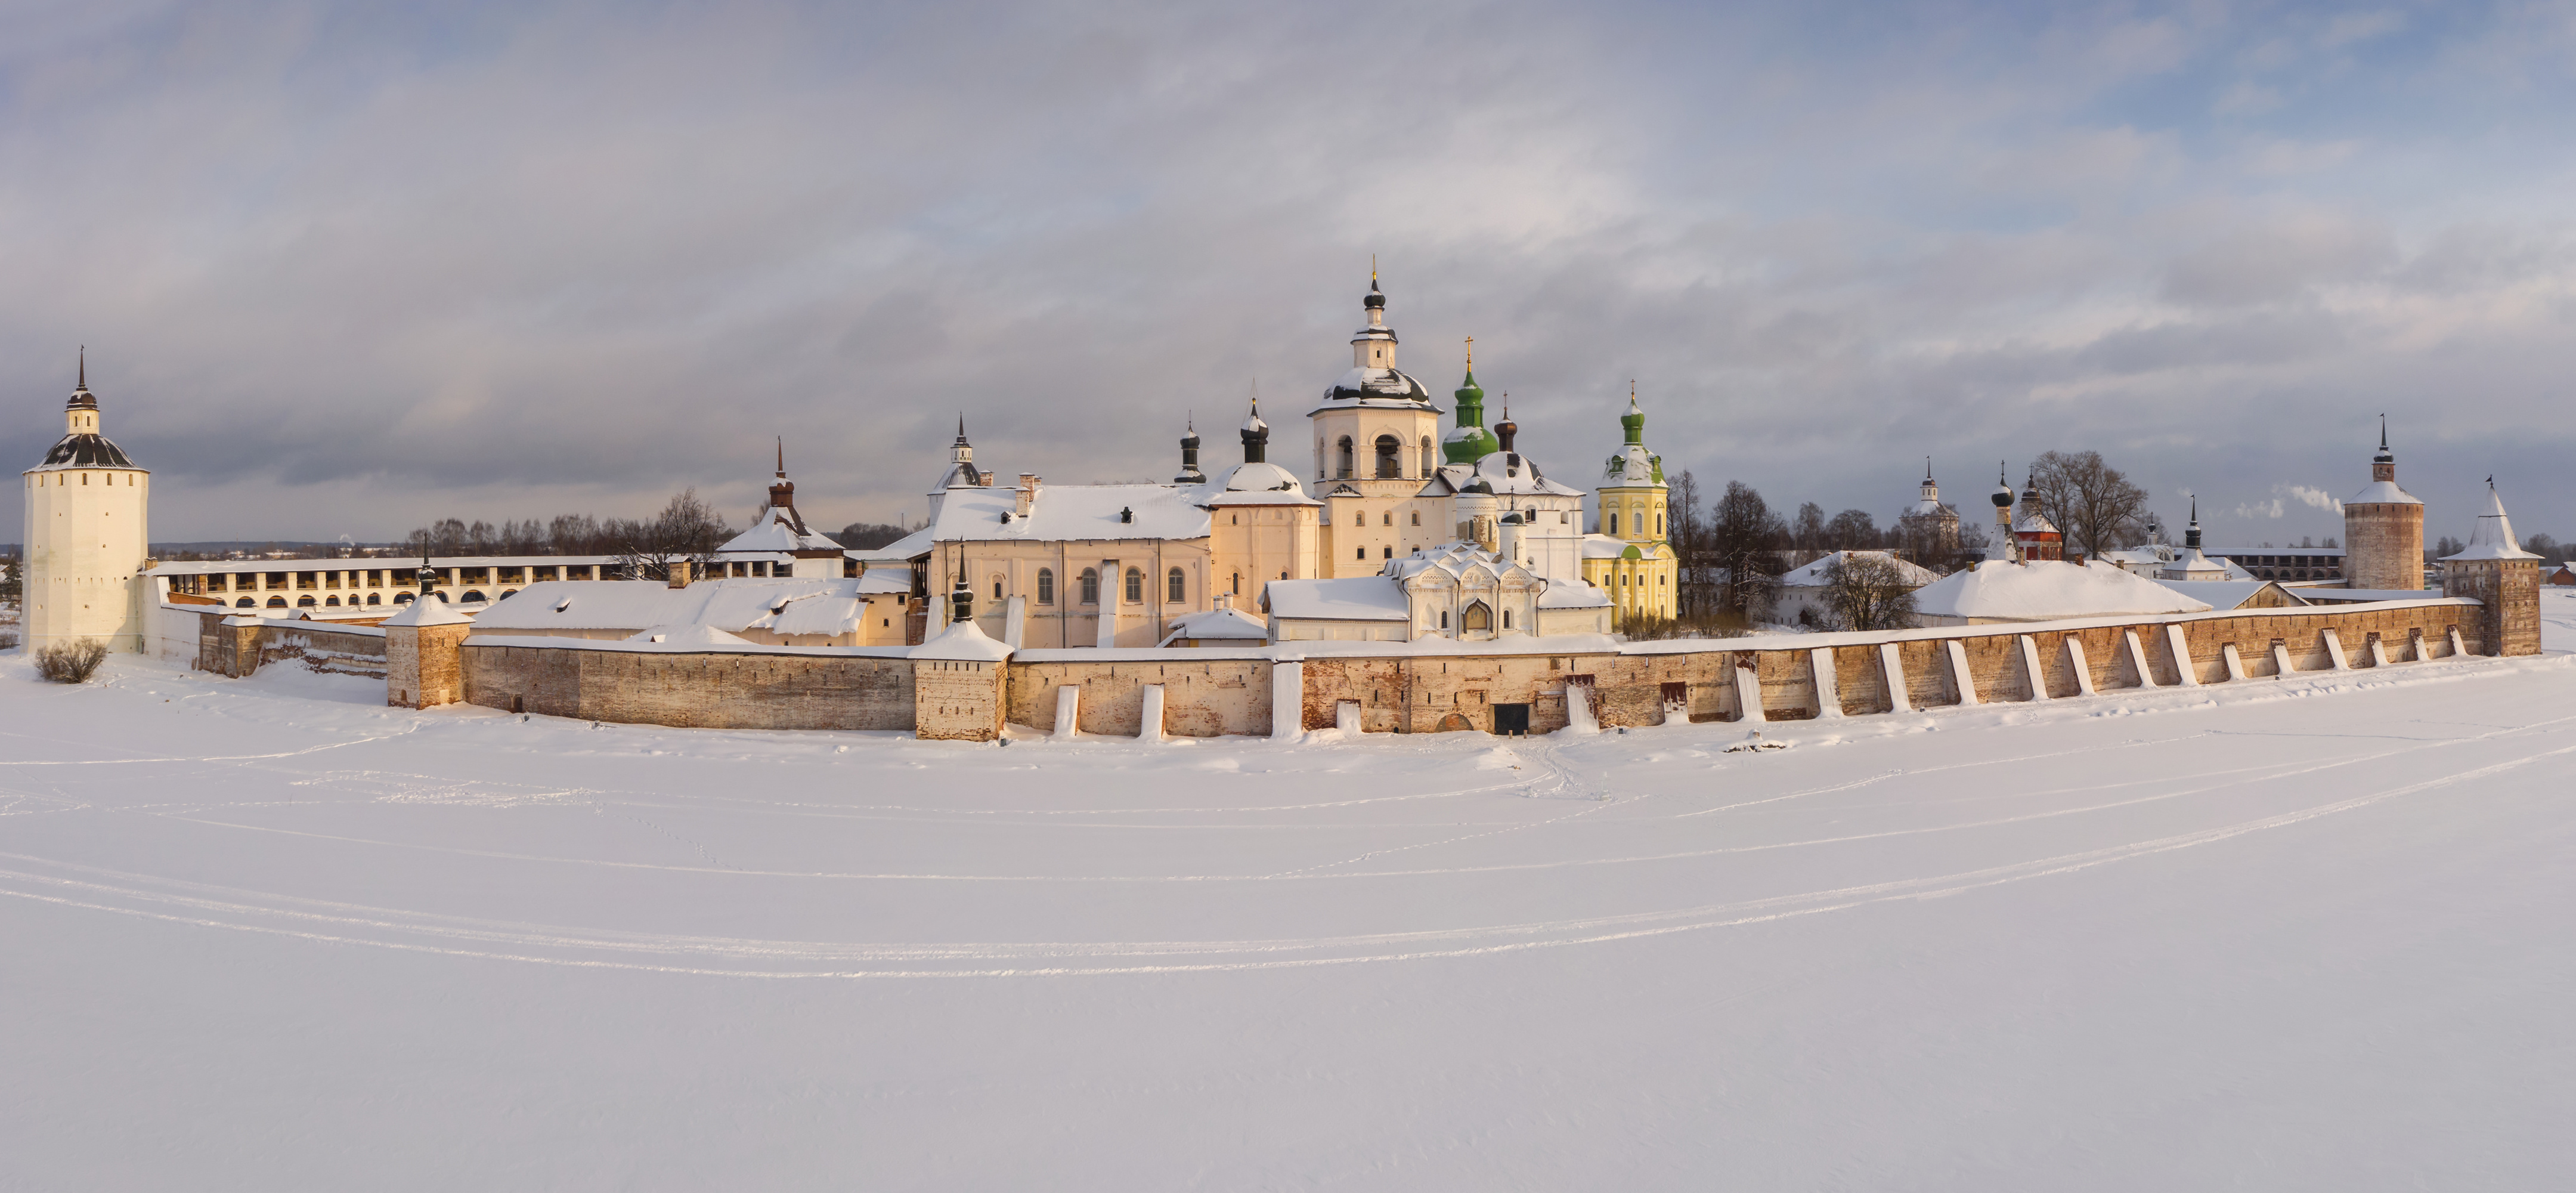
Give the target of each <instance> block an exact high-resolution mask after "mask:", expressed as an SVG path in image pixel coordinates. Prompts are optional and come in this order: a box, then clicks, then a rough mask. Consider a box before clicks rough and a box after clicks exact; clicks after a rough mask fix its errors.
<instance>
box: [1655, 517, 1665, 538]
mask: <svg viewBox="0 0 2576 1193" xmlns="http://www.w3.org/2000/svg"><path fill="white" fill-rule="evenodd" d="M1663 532H1664V516H1663V515H1662V514H1657V515H1655V533H1657V534H1662V533H1663Z"/></svg>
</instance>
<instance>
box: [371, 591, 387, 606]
mask: <svg viewBox="0 0 2576 1193" xmlns="http://www.w3.org/2000/svg"><path fill="white" fill-rule="evenodd" d="M367 603H368V604H370V605H381V604H384V603H385V598H384V594H383V593H377V592H371V593H368V594H367Z"/></svg>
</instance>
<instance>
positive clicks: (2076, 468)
mask: <svg viewBox="0 0 2576 1193" xmlns="http://www.w3.org/2000/svg"><path fill="white" fill-rule="evenodd" d="M2030 483H2031V485H2032V487H2034V488H2036V489H2038V490H2039V505H2040V510H2041V512H2043V513H2045V514H2047V515H2048V520H2049V521H2051V522H2055V523H2056V524H2057V529H2058V531H2059V532H2060V533H2062V534H2064V535H2065V536H2066V550H2067V553H2068V554H2069V555H2073V554H2076V553H2079V552H2080V553H2082V554H2083V555H2084V556H2085V557H2086V558H2088V559H2090V558H2093V557H2095V556H2098V555H2100V554H2102V553H2103V552H2105V551H2117V550H2121V549H2123V548H2126V547H2134V546H2136V545H2138V544H2139V543H2142V542H2145V541H2146V512H2147V491H2146V490H2144V489H2141V488H2139V487H2138V486H2137V485H2136V484H2134V483H2132V482H2131V481H2130V480H2129V478H2128V477H2127V476H2125V475H2122V473H2121V472H2120V470H2119V469H2117V468H2113V467H2111V466H2110V465H2109V464H2105V463H2103V462H2102V453H2100V452H2092V451H2086V452H2049V453H2047V454H2045V455H2043V456H2041V457H2040V458H2038V459H2037V460H2033V461H2031V466H2030Z"/></svg>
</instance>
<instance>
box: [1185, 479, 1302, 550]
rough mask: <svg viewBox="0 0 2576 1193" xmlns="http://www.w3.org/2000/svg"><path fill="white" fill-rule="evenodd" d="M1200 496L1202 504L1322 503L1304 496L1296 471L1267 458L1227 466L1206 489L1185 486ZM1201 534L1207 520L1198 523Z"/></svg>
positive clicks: (1203, 531)
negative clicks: (1223, 472)
mask: <svg viewBox="0 0 2576 1193" xmlns="http://www.w3.org/2000/svg"><path fill="white" fill-rule="evenodd" d="M1184 491H1185V492H1196V493H1199V494H1200V495H1201V496H1200V498H1199V504H1200V505H1202V506H1215V505H1322V504H1323V502H1320V501H1317V500H1315V499H1314V498H1311V497H1308V496H1306V487H1305V486H1304V485H1303V484H1300V483H1299V482H1298V480H1297V474H1296V473H1293V472H1290V471H1288V470H1287V469H1285V468H1282V467H1280V466H1278V465H1276V464H1272V463H1269V462H1267V461H1254V462H1250V463H1244V464H1237V465H1235V466H1234V467H1233V468H1231V469H1229V470H1227V472H1226V474H1225V476H1224V478H1223V479H1221V480H1219V481H1217V482H1216V483H1214V484H1211V485H1209V486H1207V487H1206V488H1205V489H1196V490H1184ZM1199 533H1200V534H1206V533H1207V529H1206V523H1205V522H1202V523H1200V529H1199Z"/></svg>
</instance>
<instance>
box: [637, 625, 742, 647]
mask: <svg viewBox="0 0 2576 1193" xmlns="http://www.w3.org/2000/svg"><path fill="white" fill-rule="evenodd" d="M626 640H627V641H629V642H650V643H654V644H656V645H660V646H668V647H670V648H672V649H674V650H687V649H689V648H691V647H698V648H712V647H719V646H749V645H751V643H750V642H747V641H745V640H743V639H741V638H737V637H735V636H733V635H732V634H728V633H726V632H724V631H723V630H719V629H717V628H715V627H714V626H707V625H657V626H650V627H647V628H645V629H643V630H640V631H638V632H636V633H633V634H629V635H627V637H626Z"/></svg>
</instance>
